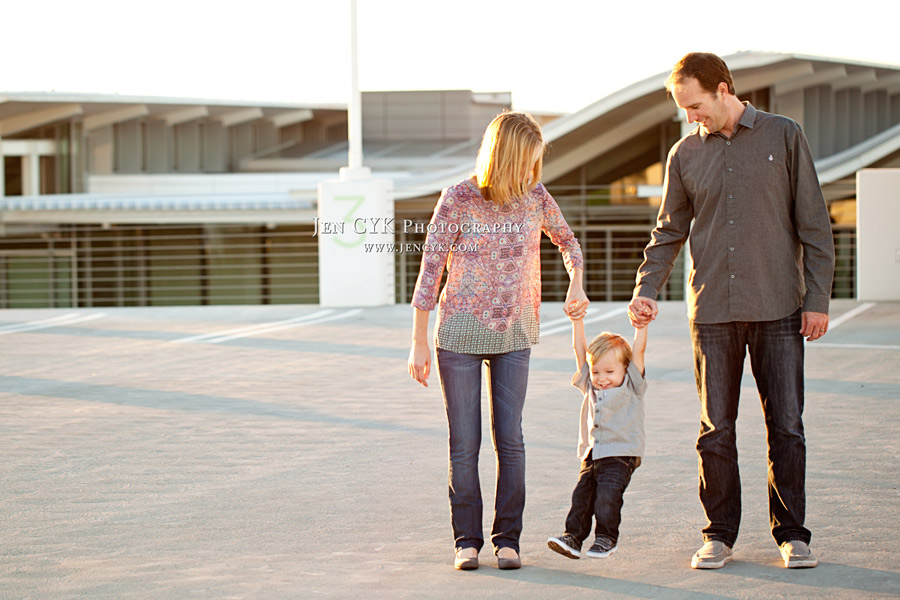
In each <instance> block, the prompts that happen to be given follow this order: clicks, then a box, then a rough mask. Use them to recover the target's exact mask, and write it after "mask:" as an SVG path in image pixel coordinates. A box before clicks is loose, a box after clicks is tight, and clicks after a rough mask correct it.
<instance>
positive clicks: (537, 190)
mask: <svg viewBox="0 0 900 600" xmlns="http://www.w3.org/2000/svg"><path fill="white" fill-rule="evenodd" d="M543 152H544V141H543V136H542V134H541V129H540V126H539V125H538V124H537V122H536V121H535V120H534V118H533V117H532V116H531V115H528V114H525V113H517V112H505V113H502V114H500V115H498V116H497V117H495V118H494V120H493V121H491V123H490V125H488V127H487V130H486V131H485V133H484V139H483V140H482V143H481V149H480V150H479V152H478V159H477V161H476V168H475V175H474V176H472V177H471V178H469V179H465V180H463V181H461V182H460V183H458V184H456V185H454V186H452V187H449V188H447V189H445V190H444V192H443V194H441V197H440V199H439V200H438V203H437V206H436V207H435V209H434V216H433V217H432V219H431V224H430V225H429V227H428V237H427V239H426V248H425V252H424V253H423V255H422V265H421V268H420V271H419V278H418V281H417V282H416V289H415V292H414V295H413V300H412V306H413V307H414V317H413V338H412V347H411V348H410V352H409V363H408V368H409V373H410V375H411V376H412V377H413V379H415V380H416V381H418V382H419V383H421V384H422V385H424V386H426V387H427V386H428V374H429V371H430V367H431V350H430V348H429V346H428V315H429V311H431V310H433V309H434V307H435V304H436V301H437V295H438V287H439V285H440V282H441V276H442V274H443V271H444V267H445V266H446V268H447V284H446V286H445V287H444V290H443V292H442V293H441V296H440V304H439V311H438V318H437V323H436V325H435V335H434V337H435V346H436V348H437V350H436V352H437V357H436V358H437V360H436V364H437V370H438V375H439V377H440V381H441V390H442V392H443V396H444V405H445V407H446V410H447V420H448V424H449V430H450V474H449V484H450V519H451V522H452V525H453V536H454V538H455V543H456V557H455V562H454V566H455V567H456V568H457V569H476V568H478V552H479V551H480V550H481V547H482V546H483V545H484V536H483V533H482V528H481V522H482V501H481V485H480V482H479V479H478V451H479V449H480V447H481V365H482V363H485V364H486V365H487V373H488V392H489V397H490V403H491V432H492V437H493V441H494V449H495V451H496V453H497V487H496V490H497V493H496V501H495V506H494V524H493V530H492V532H491V543H492V544H493V547H494V553H495V554H496V555H497V559H498V560H497V563H498V566H499V567H500V568H501V569H518V568H519V567H520V566H521V565H522V562H521V559H520V557H519V536H520V534H521V531H522V511H523V509H524V507H525V445H524V441H523V439H522V408H523V406H524V403H525V389H526V385H527V382H528V365H529V357H530V354H531V350H530V348H531V346H532V344H536V343H537V342H538V336H539V327H538V319H539V314H540V304H541V261H540V240H541V232H542V231H543V232H545V233H546V234H547V235H548V236H549V237H550V239H551V240H552V241H553V243H554V244H556V246H558V247H559V250H560V252H561V253H562V255H563V259H564V262H565V266H566V270H567V271H568V272H569V276H570V279H571V281H570V284H569V290H568V294H567V296H566V303H565V306H566V307H573V306H574V308H569V309H567V312H569V313H570V316H571V317H575V318H580V317H582V316H584V313H585V311H586V309H587V305H588V300H587V296H585V293H584V290H583V288H582V256H581V247H580V246H579V244H578V240H576V239H575V237H574V235H573V234H572V230H571V229H570V228H569V226H568V225H567V224H566V221H565V219H564V218H563V216H562V213H561V212H560V210H559V206H557V204H556V201H555V200H554V199H553V197H552V196H550V194H549V193H548V192H547V190H546V188H544V186H543V185H542V184H541V183H540V178H541V169H542V166H543V161H542V157H543ZM575 300H578V301H580V302H578V303H574V301H575Z"/></svg>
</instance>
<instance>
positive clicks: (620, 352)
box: [587, 331, 631, 369]
mask: <svg viewBox="0 0 900 600" xmlns="http://www.w3.org/2000/svg"><path fill="white" fill-rule="evenodd" d="M607 352H612V353H613V354H615V356H616V358H617V359H618V360H619V362H620V363H622V365H624V366H625V368H626V369H627V368H628V365H629V364H631V345H630V344H629V343H628V340H626V339H625V338H623V337H622V336H621V335H619V334H618V333H612V332H611V331H604V332H603V333H601V334H600V335H598V336H597V337H595V338H594V339H593V340H591V343H590V344H588V349H587V353H588V360H589V361H590V362H591V364H593V363H594V362H595V361H597V360H599V359H600V357H601V356H603V355H604V354H606V353H607Z"/></svg>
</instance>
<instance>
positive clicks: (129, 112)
mask: <svg viewBox="0 0 900 600" xmlns="http://www.w3.org/2000/svg"><path fill="white" fill-rule="evenodd" d="M148 114H150V110H149V109H148V108H147V105H146V104H136V105H134V106H126V107H125V108H119V109H116V110H109V111H106V112H102V113H97V114H95V115H90V116H87V117H85V118H84V130H85V131H90V130H92V129H99V128H100V127H105V126H107V125H112V124H114V123H121V122H122V121H130V120H131V119H139V118H141V117H146V116H147V115H148Z"/></svg>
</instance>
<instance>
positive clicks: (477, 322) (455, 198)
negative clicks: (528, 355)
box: [412, 179, 583, 354]
mask: <svg viewBox="0 0 900 600" xmlns="http://www.w3.org/2000/svg"><path fill="white" fill-rule="evenodd" d="M542 231H543V232H545V233H546V234H547V235H548V236H549V237H550V240H551V241H552V242H553V243H554V244H555V245H556V246H558V247H559V251H560V252H561V253H562V255H563V259H564V262H565V266H566V270H567V271H569V272H571V271H572V269H575V268H578V267H582V265H583V261H582V256H581V246H580V245H579V244H578V240H577V239H575V236H574V235H573V234H572V230H571V229H570V228H569V226H568V224H567V223H566V220H565V219H564V218H563V216H562V212H560V210H559V206H558V205H557V204H556V201H555V200H554V199H553V197H552V196H551V195H550V193H549V192H548V191H547V189H546V188H545V187H544V186H543V184H538V186H537V187H536V188H535V189H534V190H532V192H531V193H530V194H529V195H528V196H525V197H522V198H517V199H513V200H511V201H510V202H508V203H507V205H506V206H499V205H498V204H496V203H494V202H491V201H489V200H485V198H484V196H482V195H481V191H480V190H479V188H478V185H477V184H476V183H475V181H474V180H473V179H466V180H463V181H461V182H460V183H458V184H456V185H454V186H452V187H449V188H446V189H445V190H444V192H443V194H441V197H440V199H439V200H438V203H437V206H435V209H434V216H433V217H432V218H431V223H430V224H429V226H428V236H427V238H426V240H425V249H424V252H423V254H422V266H421V268H420V270H419V278H418V280H417V281H416V289H415V292H414V294H413V299H412V305H413V306H414V307H416V308H420V309H422V310H432V309H434V307H435V304H436V301H437V296H438V287H439V286H440V282H441V276H442V275H443V271H444V267H445V266H446V267H447V284H446V286H445V287H444V289H443V291H442V292H441V295H440V304H439V310H438V318H437V323H436V324H435V346H437V347H438V348H443V349H444V350H450V351H451V352H458V353H461V354H500V353H505V352H513V351H515V350H524V349H525V348H530V347H531V346H532V345H533V344H536V343H537V342H538V337H539V333H540V331H539V315H540V308H541V256H540V247H541V232H542Z"/></svg>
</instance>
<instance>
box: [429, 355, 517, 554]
mask: <svg viewBox="0 0 900 600" xmlns="http://www.w3.org/2000/svg"><path fill="white" fill-rule="evenodd" d="M530 358H531V349H525V350H518V351H515V352H508V353H505V354H487V355H478V354H458V353H456V352H450V351H448V350H443V349H441V348H438V349H437V371H438V375H439V377H440V380H441V390H442V391H443V394H444V405H445V407H446V409H447V422H448V424H449V430H450V473H449V487H450V521H451V523H452V525H453V538H454V540H455V542H456V547H457V548H477V549H478V550H481V548H482V546H483V545H484V535H483V533H482V528H481V520H482V501H481V483H480V481H479V478H478V452H479V450H480V449H481V365H482V363H484V364H486V365H487V374H488V397H489V399H490V406H491V434H492V437H493V441H494V452H495V453H496V454H497V487H496V496H495V503H494V526H493V529H492V531H491V543H492V544H493V546H494V549H495V550H497V549H499V548H512V549H514V550H515V551H516V552H518V551H519V536H520V535H521V533H522V512H523V511H524V509H525V441H524V439H523V437H522V409H523V407H524V405H525V390H526V388H527V386H528V366H529V361H530Z"/></svg>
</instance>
